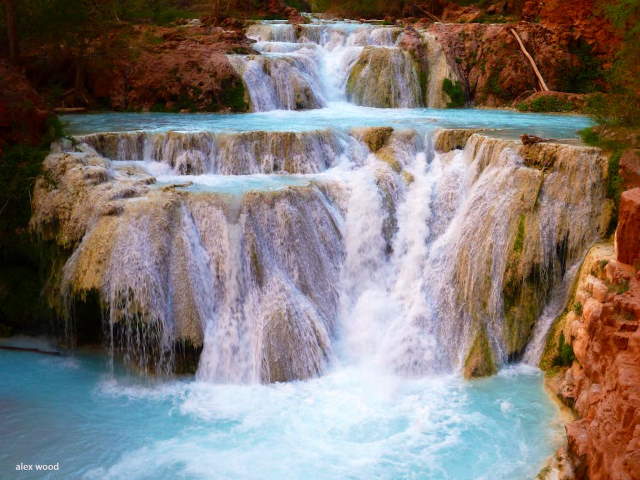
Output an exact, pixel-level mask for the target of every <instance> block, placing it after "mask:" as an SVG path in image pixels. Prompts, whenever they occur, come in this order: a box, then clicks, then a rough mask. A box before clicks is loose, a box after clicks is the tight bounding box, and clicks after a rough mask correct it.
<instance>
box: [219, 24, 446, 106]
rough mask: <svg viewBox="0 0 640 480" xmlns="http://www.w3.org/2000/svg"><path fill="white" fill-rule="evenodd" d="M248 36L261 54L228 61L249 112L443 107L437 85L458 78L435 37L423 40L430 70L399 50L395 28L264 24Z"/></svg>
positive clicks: (400, 32) (399, 38)
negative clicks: (333, 106)
mask: <svg viewBox="0 0 640 480" xmlns="http://www.w3.org/2000/svg"><path fill="white" fill-rule="evenodd" d="M247 36H248V37H249V38H251V39H253V40H255V41H256V42H257V43H255V44H254V49H255V50H256V51H257V52H259V55H231V56H230V57H229V58H230V60H231V63H232V65H233V66H234V67H235V69H236V70H237V71H238V73H239V74H240V75H241V76H242V78H243V81H244V83H245V86H246V87H247V90H248V94H249V97H250V100H251V105H252V108H253V110H254V111H267V110H277V109H285V110H303V109H314V108H322V107H326V106H327V104H328V103H329V102H340V101H347V100H348V101H350V102H352V103H355V104H356V105H363V106H371V107H385V108H413V107H421V106H429V107H443V106H445V105H446V102H447V100H446V98H445V94H444V93H443V92H442V82H443V80H444V79H445V78H452V79H455V78H456V77H455V73H454V72H453V70H452V69H451V68H448V67H447V60H446V58H445V55H444V54H443V52H442V49H441V48H440V47H439V44H438V43H437V41H436V40H435V39H434V38H433V37H430V36H429V35H428V34H426V33H425V34H424V35H423V37H422V42H423V44H424V47H425V51H427V52H428V62H429V64H428V67H427V66H425V65H423V64H422V63H421V62H418V61H417V60H416V59H415V58H414V57H413V56H412V54H411V53H410V52H408V51H406V50H404V49H403V48H402V46H401V45H402V36H403V30H402V29H401V28H399V27H392V26H374V25H367V24H359V23H355V22H352V23H346V22H345V23H311V24H303V25H296V26H294V25H288V24H283V23H279V22H278V23H268V22H267V23H261V24H256V25H252V26H250V27H249V28H248V29H247ZM426 69H428V70H429V71H426Z"/></svg>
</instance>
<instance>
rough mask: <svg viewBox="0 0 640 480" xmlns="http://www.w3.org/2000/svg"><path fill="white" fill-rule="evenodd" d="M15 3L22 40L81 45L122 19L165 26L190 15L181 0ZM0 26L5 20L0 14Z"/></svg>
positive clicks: (34, 0)
mask: <svg viewBox="0 0 640 480" xmlns="http://www.w3.org/2000/svg"><path fill="white" fill-rule="evenodd" d="M15 3H16V17H17V20H18V32H19V36H20V38H21V39H22V40H23V41H32V42H58V43H62V44H67V45H69V46H72V47H77V48H80V47H82V45H81V44H78V43H77V42H78V41H79V40H82V39H90V38H95V37H97V36H99V35H101V34H102V33H103V32H104V30H103V29H104V27H105V26H109V25H117V24H120V23H122V22H125V21H133V22H141V21H147V22H151V23H154V24H157V25H167V24H169V23H171V22H174V21H176V20H178V19H181V18H189V17H193V16H194V14H193V12H192V11H190V10H189V9H187V8H185V7H184V5H185V4H187V5H188V4H189V3H190V2H185V1H182V0H101V1H100V2H88V1H86V0H21V1H19V2H15ZM0 10H3V9H0ZM0 26H1V27H3V28H4V19H3V17H2V16H1V15H0Z"/></svg>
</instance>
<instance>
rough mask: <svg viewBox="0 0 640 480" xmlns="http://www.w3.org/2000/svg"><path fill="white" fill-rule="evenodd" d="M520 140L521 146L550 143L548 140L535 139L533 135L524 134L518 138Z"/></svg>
mask: <svg viewBox="0 0 640 480" xmlns="http://www.w3.org/2000/svg"><path fill="white" fill-rule="evenodd" d="M520 140H521V141H522V144H523V145H534V144H536V143H542V142H550V141H551V139H550V138H542V137H536V136H535V135H527V134H526V133H525V134H524V135H521V136H520Z"/></svg>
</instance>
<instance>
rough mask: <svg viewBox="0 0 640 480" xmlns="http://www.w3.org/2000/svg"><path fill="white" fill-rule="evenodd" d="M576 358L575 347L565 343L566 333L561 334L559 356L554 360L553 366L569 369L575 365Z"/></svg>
mask: <svg viewBox="0 0 640 480" xmlns="http://www.w3.org/2000/svg"><path fill="white" fill-rule="evenodd" d="M575 358H576V356H575V354H574V353H573V347H572V346H571V345H570V344H568V343H566V342H565V339H564V333H561V334H560V340H559V344H558V355H557V356H556V358H555V359H554V360H553V365H554V366H556V367H568V366H570V365H571V364H572V363H573V361H574V360H575Z"/></svg>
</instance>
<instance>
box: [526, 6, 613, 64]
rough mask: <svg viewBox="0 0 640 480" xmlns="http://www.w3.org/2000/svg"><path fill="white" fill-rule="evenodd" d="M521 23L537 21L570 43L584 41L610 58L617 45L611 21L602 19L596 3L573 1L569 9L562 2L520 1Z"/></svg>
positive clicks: (597, 51)
mask: <svg viewBox="0 0 640 480" xmlns="http://www.w3.org/2000/svg"><path fill="white" fill-rule="evenodd" d="M521 15H522V18H523V20H527V21H530V22H534V21H536V22H540V23H542V24H544V25H545V26H549V27H552V28H559V29H560V30H562V31H563V32H564V34H565V36H567V37H569V38H570V39H572V40H573V41H577V40H583V41H585V42H587V44H588V45H589V46H590V47H591V49H592V50H593V51H594V52H595V53H597V54H599V55H602V56H603V57H604V58H608V59H611V58H612V55H613V53H614V52H615V51H616V50H617V48H618V46H619V41H620V39H619V38H617V37H616V35H615V34H614V32H613V29H612V27H611V24H610V22H609V21H608V20H607V19H606V18H604V15H603V13H602V10H601V9H600V5H599V4H598V2H597V0H574V1H572V2H571V8H567V3H566V2H563V1H562V0H545V1H540V0H525V1H524V2H522V10H521Z"/></svg>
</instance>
